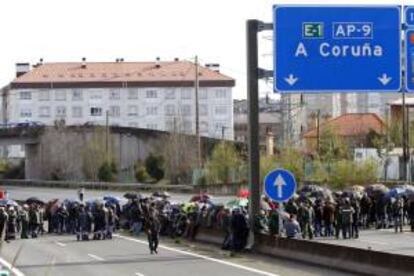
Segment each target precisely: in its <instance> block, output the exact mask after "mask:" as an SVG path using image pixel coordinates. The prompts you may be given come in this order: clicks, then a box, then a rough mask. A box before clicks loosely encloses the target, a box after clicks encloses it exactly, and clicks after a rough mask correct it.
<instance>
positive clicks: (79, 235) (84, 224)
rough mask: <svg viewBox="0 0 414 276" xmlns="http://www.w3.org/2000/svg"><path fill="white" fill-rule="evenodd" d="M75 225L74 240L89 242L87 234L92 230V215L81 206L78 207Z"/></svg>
mask: <svg viewBox="0 0 414 276" xmlns="http://www.w3.org/2000/svg"><path fill="white" fill-rule="evenodd" d="M76 225H77V231H76V239H77V240H78V241H79V240H89V233H90V231H91V229H92V214H91V213H90V212H88V211H87V210H86V209H85V206H84V205H83V204H81V205H80V207H79V212H78V217H77V223H76Z"/></svg>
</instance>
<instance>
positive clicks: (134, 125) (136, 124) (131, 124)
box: [128, 122, 138, 127]
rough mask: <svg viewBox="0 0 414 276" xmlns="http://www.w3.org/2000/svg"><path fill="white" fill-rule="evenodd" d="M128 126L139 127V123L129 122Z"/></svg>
mask: <svg viewBox="0 0 414 276" xmlns="http://www.w3.org/2000/svg"><path fill="white" fill-rule="evenodd" d="M128 126H129V127H138V123H137V122H129V123H128Z"/></svg>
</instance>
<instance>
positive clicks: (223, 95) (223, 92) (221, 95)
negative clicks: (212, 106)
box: [216, 89, 226, 99]
mask: <svg viewBox="0 0 414 276" xmlns="http://www.w3.org/2000/svg"><path fill="white" fill-rule="evenodd" d="M216 98H218V99H225V98H226V90H225V89H217V90H216Z"/></svg>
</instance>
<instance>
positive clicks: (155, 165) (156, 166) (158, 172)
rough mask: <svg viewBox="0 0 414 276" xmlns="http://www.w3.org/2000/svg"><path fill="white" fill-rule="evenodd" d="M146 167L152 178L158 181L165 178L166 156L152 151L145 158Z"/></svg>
mask: <svg viewBox="0 0 414 276" xmlns="http://www.w3.org/2000/svg"><path fill="white" fill-rule="evenodd" d="M145 169H146V171H147V172H148V174H149V175H150V176H151V177H152V178H154V179H155V180H156V181H160V180H161V179H163V178H164V174H165V170H164V158H163V157H162V156H156V155H154V154H152V153H150V155H148V157H147V158H146V159H145Z"/></svg>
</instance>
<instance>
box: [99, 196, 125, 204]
mask: <svg viewBox="0 0 414 276" xmlns="http://www.w3.org/2000/svg"><path fill="white" fill-rule="evenodd" d="M103 200H105V202H108V203H110V204H113V205H119V202H120V201H121V199H120V198H118V197H116V196H111V195H106V196H104V197H103Z"/></svg>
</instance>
